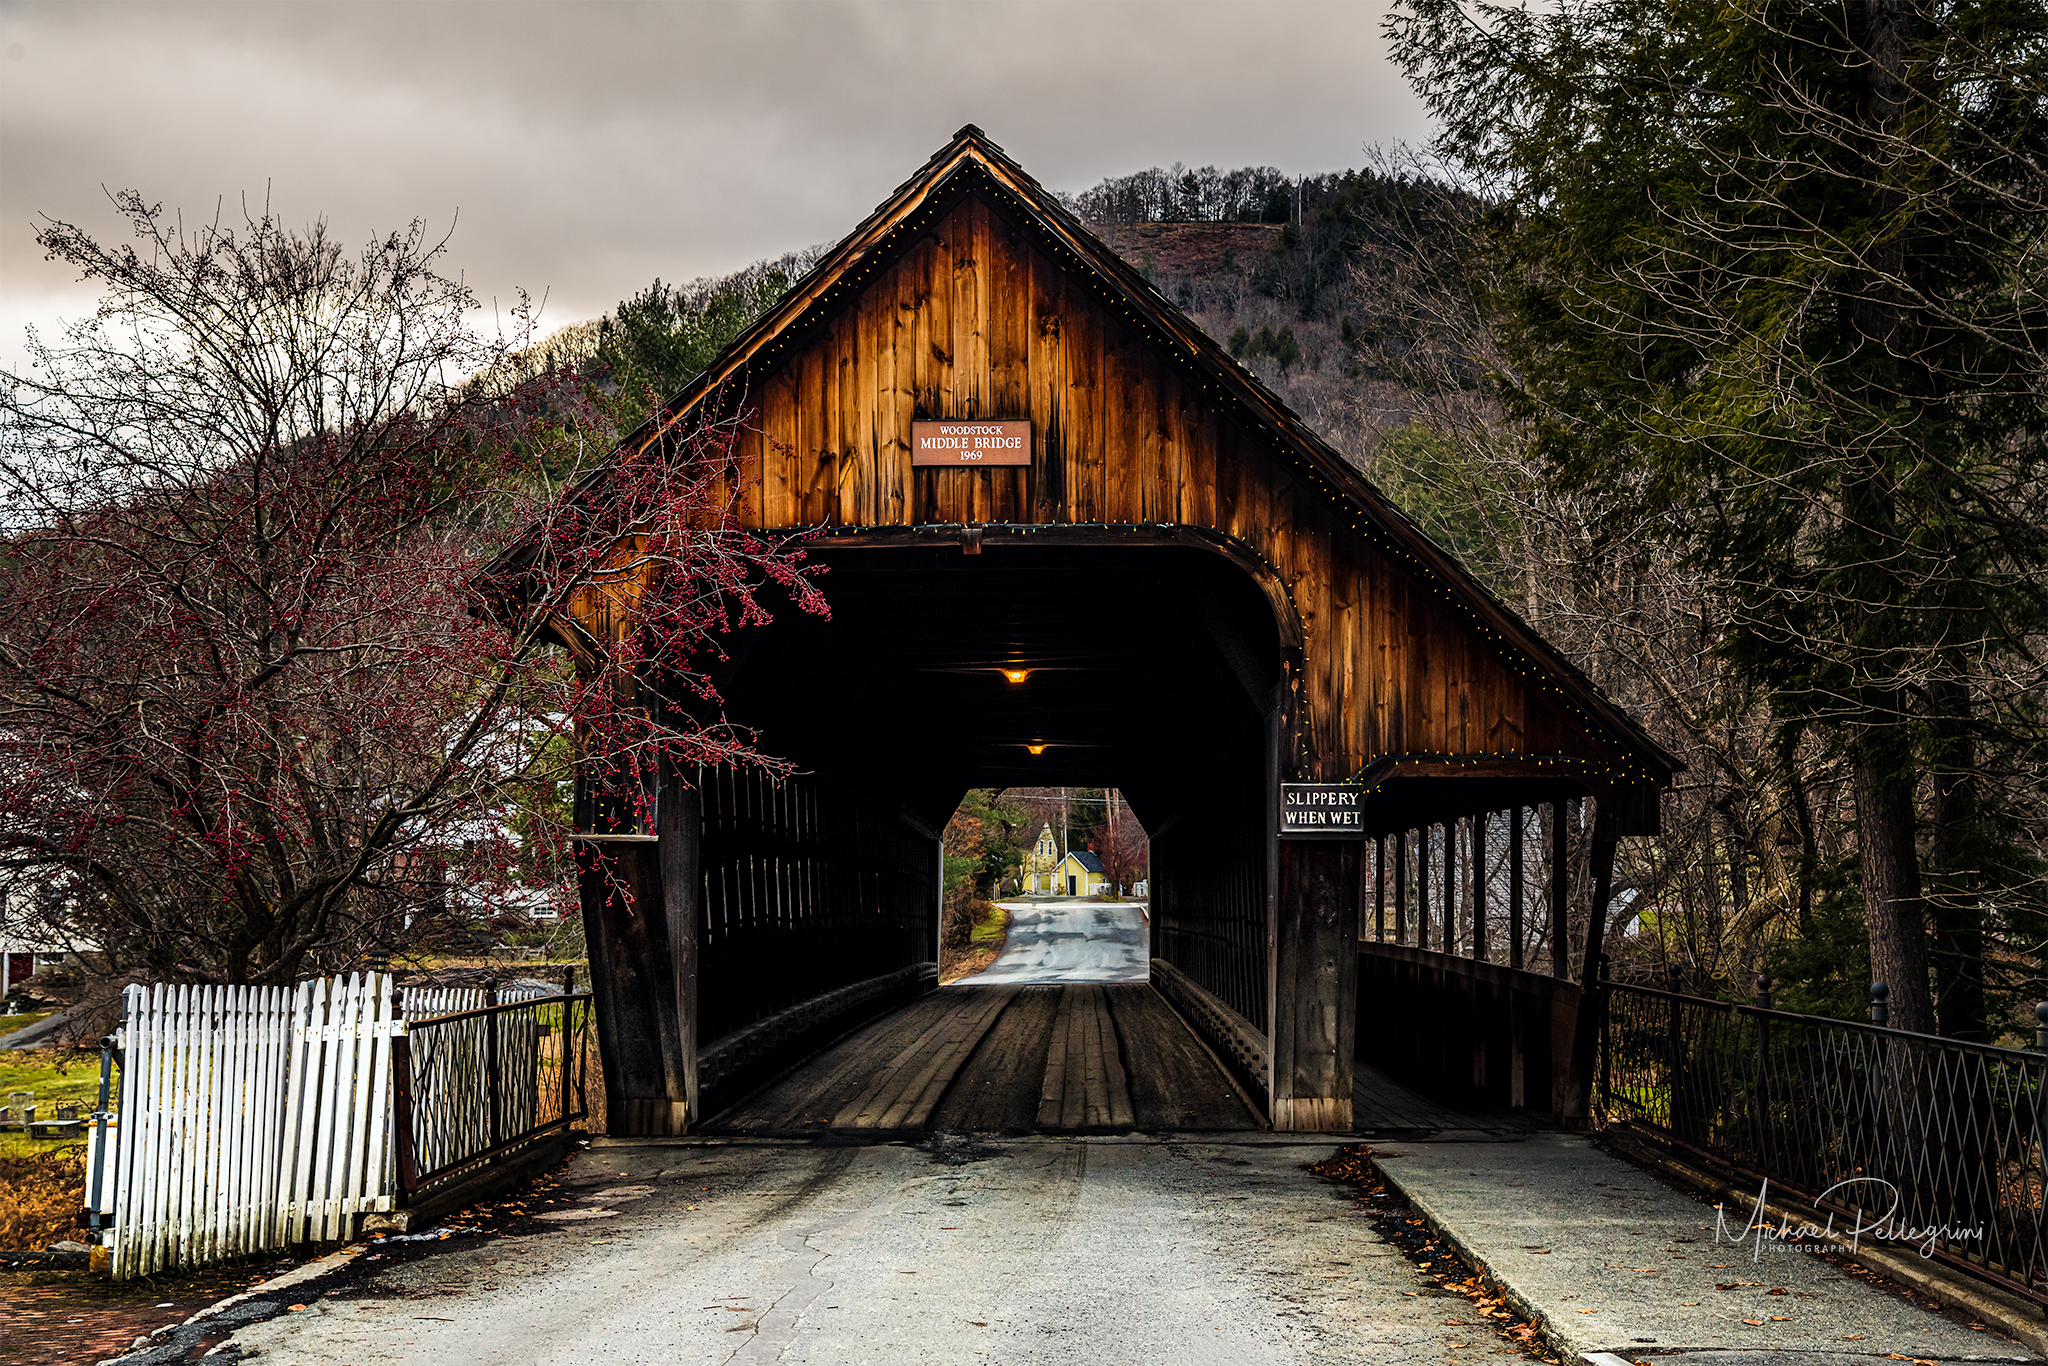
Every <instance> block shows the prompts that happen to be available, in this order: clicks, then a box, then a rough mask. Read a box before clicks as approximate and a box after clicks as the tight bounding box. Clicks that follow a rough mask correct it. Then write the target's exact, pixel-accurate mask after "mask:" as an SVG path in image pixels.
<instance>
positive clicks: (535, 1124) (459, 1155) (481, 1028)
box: [392, 992, 591, 1200]
mask: <svg viewBox="0 0 2048 1366" xmlns="http://www.w3.org/2000/svg"><path fill="white" fill-rule="evenodd" d="M590 1001H591V997H590V993H589V992H565V993H564V994H562V995H558V996H533V997H527V998H524V999H521V1000H516V1001H507V1002H504V1003H502V1004H497V1003H493V1004H489V1005H485V1006H482V1007H480V1008H478V1009H474V1010H460V1011H455V1012H453V1013H451V1014H447V1015H436V1016H433V1017H431V1018H428V1019H423V1020H408V1021H407V1022H406V1025H405V1033H404V1034H401V1035H400V1036H399V1037H398V1038H397V1039H395V1040H393V1044H394V1047H393V1050H392V1073H393V1086H392V1100H393V1128H394V1131H395V1132H394V1137H395V1139H396V1141H397V1143H396V1146H397V1149H398V1175H399V1186H400V1190H401V1192H402V1194H403V1198H404V1199H405V1200H410V1199H412V1198H414V1197H416V1196H417V1195H419V1194H421V1193H423V1192H425V1191H427V1190H429V1189H430V1188H432V1187H435V1186H439V1185H442V1184H444V1183H446V1182H448V1181H450V1180H452V1179H454V1178H455V1177H457V1176H459V1175H461V1174H462V1173H463V1172H465V1171H467V1170H469V1169H470V1168H472V1167H475V1166H478V1165H481V1164H483V1163H486V1162H489V1161H491V1160H492V1159H494V1158H497V1157H499V1156H501V1155H503V1154H505V1153H507V1152H510V1151H511V1150H513V1149H515V1148H519V1147H523V1146H525V1145H526V1144H528V1143H531V1142H533V1140H535V1139H536V1138H539V1137H541V1136H543V1135H545V1134H548V1133H551V1132H553V1131H555V1130H557V1129H565V1128H567V1127H568V1126H569V1125H570V1124H573V1123H574V1122H575V1121H577V1120H579V1119H582V1118H584V1117H585V1114H586V1108H587V1107H586V1101H585V1084H586V1079H587V1078H586V1073H587V1070H588V1060H587V1056H586V1054H587V1051H588V1034H589V1028H590Z"/></svg>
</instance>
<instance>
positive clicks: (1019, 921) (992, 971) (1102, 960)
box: [961, 901, 1152, 986]
mask: <svg viewBox="0 0 2048 1366" xmlns="http://www.w3.org/2000/svg"><path fill="white" fill-rule="evenodd" d="M1002 905H1003V908H1004V909H1005V910H1007V911H1009V913H1010V937H1009V939H1008V941H1007V942H1006V943H1005V944H1004V945H1003V952H1002V956H1001V957H999V958H997V959H996V961H995V962H993V963H991V964H990V965H989V966H988V967H987V968H984V969H983V970H982V971H981V972H978V973H976V974H975V975H974V976H972V977H965V978H962V979H961V980H962V981H963V982H973V983H976V984H980V985H986V986H994V985H996V984H998V983H1006V984H1010V985H1017V986H1023V985H1031V984H1048V985H1052V984H1070V983H1079V982H1144V981H1148V980H1150V977H1151V963H1152V951H1151V936H1152V930H1151V924H1150V922H1149V921H1148V919H1147V918H1146V916H1147V912H1146V907H1145V903H1143V902H1139V901H1111V902H1098V901H1005V902H1003V903H1002Z"/></svg>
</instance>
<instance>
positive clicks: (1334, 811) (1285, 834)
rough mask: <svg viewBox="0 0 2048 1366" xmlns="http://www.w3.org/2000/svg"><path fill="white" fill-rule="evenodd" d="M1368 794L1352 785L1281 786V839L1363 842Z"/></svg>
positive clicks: (1309, 784) (1289, 784)
mask: <svg viewBox="0 0 2048 1366" xmlns="http://www.w3.org/2000/svg"><path fill="white" fill-rule="evenodd" d="M1365 793H1366V789H1364V788H1362V787H1354V786H1352V785H1351V784H1349V783H1282V784H1280V838H1281V839H1284V840H1289V839H1292V840H1362V839H1364V838H1365Z"/></svg>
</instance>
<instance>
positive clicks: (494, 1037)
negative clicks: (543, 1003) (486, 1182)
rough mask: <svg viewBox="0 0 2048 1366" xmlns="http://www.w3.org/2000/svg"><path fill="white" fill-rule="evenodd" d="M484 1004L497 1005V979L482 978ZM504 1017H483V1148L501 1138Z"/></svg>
mask: <svg viewBox="0 0 2048 1366" xmlns="http://www.w3.org/2000/svg"><path fill="white" fill-rule="evenodd" d="M484 1004H485V1005H487V1006H494V1005H496V1004H498V979H497V978H495V977H486V978H484ZM503 1018H504V1017H503V1016H501V1015H498V1014H495V1013H494V1014H490V1015H486V1016H484V1123H485V1125H486V1128H485V1130H484V1146H485V1147H486V1148H495V1147H497V1146H498V1142H499V1140H500V1139H501V1138H502V1137H503V1134H502V1132H501V1130H502V1129H503V1127H504V1126H503V1124H502V1123H501V1122H500V1119H499V1110H500V1109H501V1108H502V1105H501V1097H500V1096H499V1094H498V1024H499V1021H501V1020H502V1019H503Z"/></svg>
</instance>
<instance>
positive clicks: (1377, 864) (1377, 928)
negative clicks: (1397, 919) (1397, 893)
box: [1372, 835, 1387, 943]
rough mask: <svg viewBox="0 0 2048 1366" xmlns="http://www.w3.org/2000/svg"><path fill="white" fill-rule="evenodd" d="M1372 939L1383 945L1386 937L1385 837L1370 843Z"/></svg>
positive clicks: (1382, 836)
mask: <svg viewBox="0 0 2048 1366" xmlns="http://www.w3.org/2000/svg"><path fill="white" fill-rule="evenodd" d="M1372 937H1373V939H1374V940H1375V941H1376V942H1381V943H1384V942H1385V941H1386V937H1387V837H1386V836H1385V835H1381V836H1379V837H1377V838H1376V839H1374V840H1373V842H1372Z"/></svg>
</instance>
